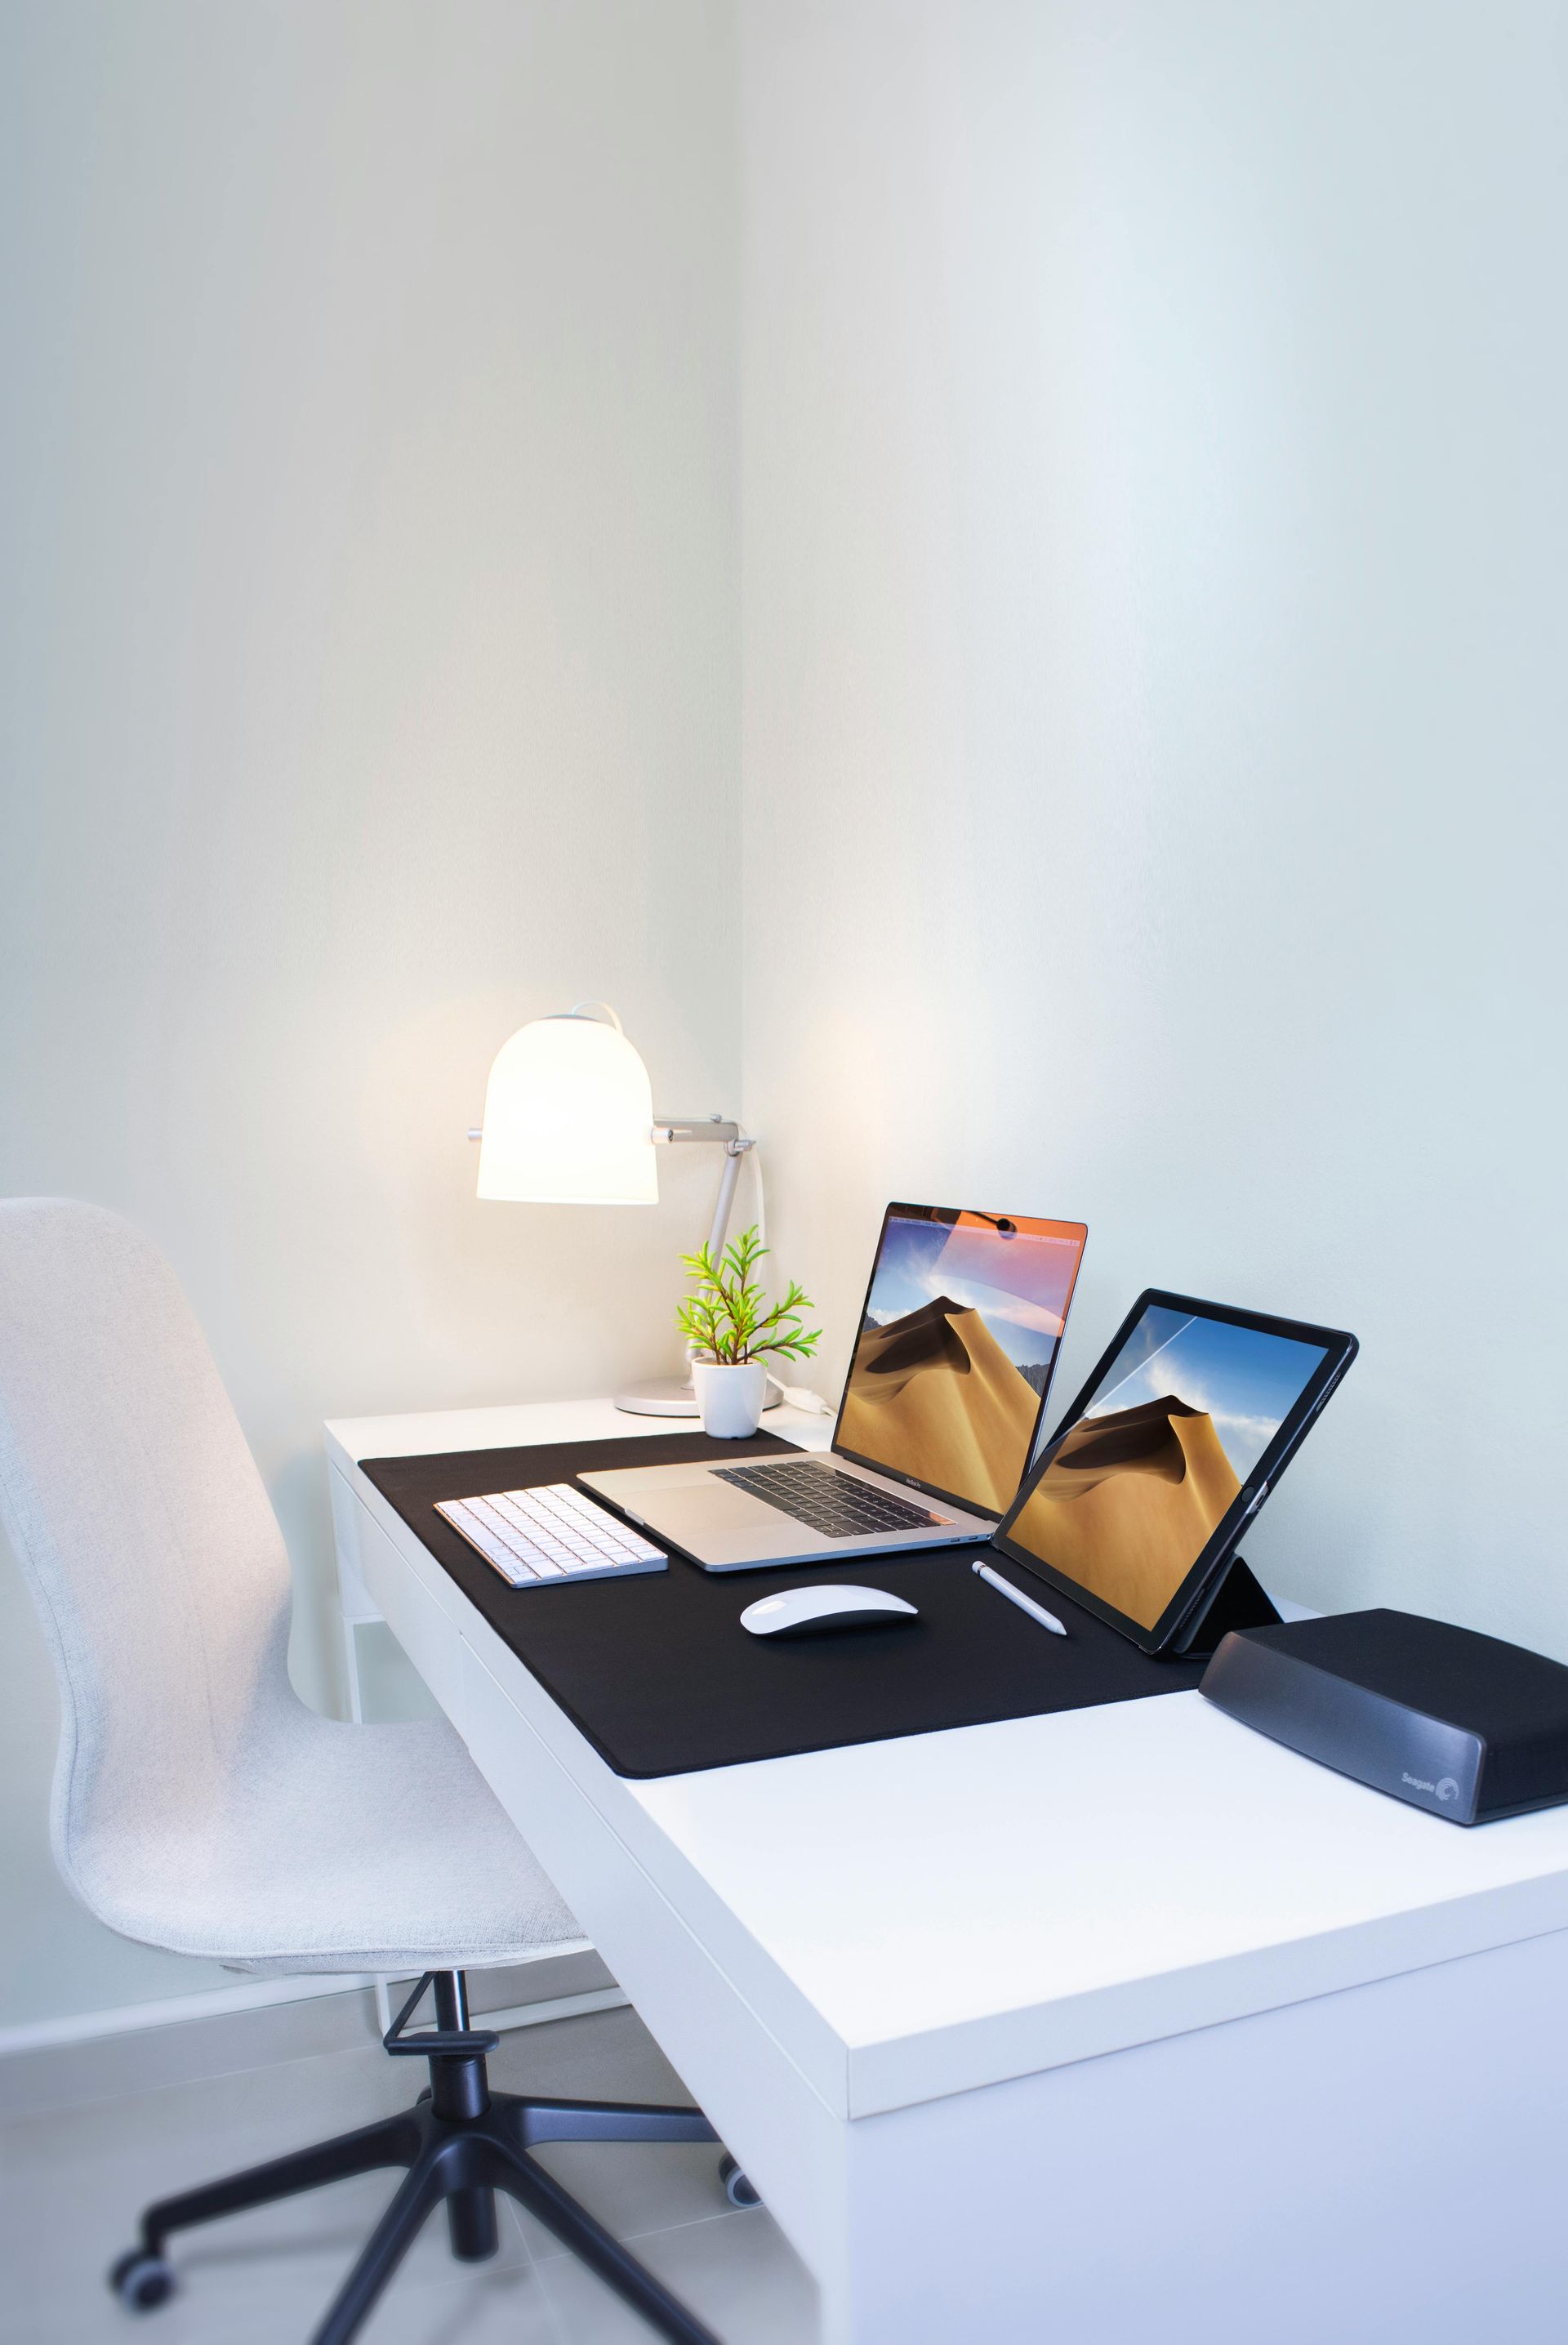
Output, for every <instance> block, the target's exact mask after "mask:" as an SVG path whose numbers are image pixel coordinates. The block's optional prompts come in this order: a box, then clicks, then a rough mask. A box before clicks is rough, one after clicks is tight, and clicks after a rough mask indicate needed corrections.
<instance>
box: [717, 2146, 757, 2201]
mask: <svg viewBox="0 0 1568 2345" xmlns="http://www.w3.org/2000/svg"><path fill="white" fill-rule="evenodd" d="M719 2180H720V2181H721V2182H722V2183H723V2186H724V2196H725V2198H727V2199H728V2200H729V2202H730V2204H731V2206H732V2207H760V2206H761V2205H762V2203H763V2201H762V2194H761V2192H760V2191H758V2190H755V2189H754V2188H753V2187H752V2185H751V2184H750V2183H749V2182H748V2181H747V2180H746V2178H745V2176H744V2174H743V2173H742V2172H741V2169H740V2167H738V2166H737V2165H736V2164H735V2161H734V2159H733V2157H727V2156H726V2157H723V2159H721V2161H720V2164H719Z"/></svg>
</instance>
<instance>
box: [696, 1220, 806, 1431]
mask: <svg viewBox="0 0 1568 2345" xmlns="http://www.w3.org/2000/svg"><path fill="white" fill-rule="evenodd" d="M767 1251H768V1249H767V1247H766V1246H765V1245H764V1244H763V1243H762V1241H761V1239H760V1238H759V1237H758V1235H757V1233H756V1231H755V1230H754V1229H749V1230H745V1231H743V1233H742V1234H741V1235H740V1236H739V1237H738V1238H733V1239H732V1240H731V1242H730V1244H728V1245H727V1246H725V1248H724V1249H723V1253H722V1254H719V1255H718V1256H717V1257H716V1258H715V1256H714V1255H713V1252H712V1250H711V1248H710V1247H708V1246H705V1245H704V1246H701V1247H699V1249H698V1251H697V1252H696V1253H695V1254H683V1255H682V1256H681V1260H682V1261H683V1263H684V1264H685V1266H686V1271H687V1274H688V1275H689V1276H690V1277H691V1279H692V1280H693V1292H692V1293H691V1294H689V1295H687V1297H686V1299H685V1301H684V1302H683V1304H681V1305H680V1308H679V1309H678V1310H677V1312H676V1314H675V1324H676V1325H677V1326H678V1327H679V1328H680V1330H681V1333H682V1335H684V1337H685V1338H686V1343H687V1347H688V1349H689V1350H690V1352H691V1355H692V1382H693V1385H694V1386H695V1387H696V1393H697V1407H698V1410H699V1412H700V1414H701V1416H702V1419H703V1432H704V1433H706V1434H709V1435H711V1436H713V1437H715V1438H716V1439H718V1440H721V1441H740V1440H744V1437H745V1436H746V1435H747V1434H748V1433H754V1432H755V1431H756V1429H757V1426H758V1425H759V1423H760V1422H761V1419H762V1413H763V1402H764V1398H765V1397H766V1394H767V1386H768V1371H767V1357H768V1355H769V1353H772V1354H774V1356H775V1357H778V1358H784V1359H792V1360H805V1359H809V1358H810V1357H811V1355H812V1354H813V1352H814V1351H815V1349H816V1347H817V1344H818V1341H819V1340H820V1338H821V1335H822V1330H821V1328H820V1327H814V1328H813V1329H812V1330H811V1332H810V1333H809V1334H808V1333H807V1332H806V1330H805V1328H804V1326H803V1325H802V1322H801V1316H800V1315H801V1313H802V1312H803V1311H809V1310H810V1309H811V1307H812V1306H811V1297H810V1296H809V1295H808V1294H805V1292H804V1289H802V1288H801V1287H799V1286H797V1285H795V1284H794V1280H793V1279H792V1280H791V1282H790V1287H789V1292H788V1294H786V1295H785V1296H784V1301H783V1302H782V1303H774V1304H770V1303H769V1302H768V1299H767V1297H766V1295H765V1294H764V1292H763V1289H762V1285H761V1284H760V1282H759V1281H758V1280H757V1279H756V1278H755V1277H754V1275H753V1274H754V1271H755V1270H756V1267H757V1264H759V1263H760V1262H761V1261H762V1259H763V1257H764V1254H766V1253H767Z"/></svg>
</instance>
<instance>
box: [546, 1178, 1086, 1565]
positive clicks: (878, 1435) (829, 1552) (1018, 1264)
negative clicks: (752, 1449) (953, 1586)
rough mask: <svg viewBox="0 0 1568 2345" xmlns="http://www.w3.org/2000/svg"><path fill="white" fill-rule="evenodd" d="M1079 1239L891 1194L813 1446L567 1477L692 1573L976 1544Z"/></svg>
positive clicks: (998, 1508)
mask: <svg viewBox="0 0 1568 2345" xmlns="http://www.w3.org/2000/svg"><path fill="white" fill-rule="evenodd" d="M1086 1238H1087V1230H1085V1228H1084V1227H1083V1225H1082V1223H1076V1222H1039V1221H1031V1220H1013V1219H1012V1218H1010V1217H1008V1216H1007V1215H998V1214H990V1213H968V1212H963V1211H958V1210H956V1209H951V1208H948V1207H946V1206H933V1205H897V1204H895V1205H889V1207H888V1208H887V1212H886V1213H885V1216H884V1218H883V1224H882V1235H881V1238H880V1240H879V1242H878V1245H877V1250H876V1257H875V1262H874V1264H873V1266H872V1274H871V1284H870V1287H869V1289H868V1291H867V1294H866V1302H865V1310H864V1312H863V1314H862V1317H861V1326H860V1332H859V1335H857V1337H856V1339H855V1353H854V1356H853V1358H852V1359H851V1362H850V1367H849V1374H848V1376H847V1377H846V1378H845V1388H844V1396H843V1398H842V1400H841V1402H840V1404H839V1412H838V1421H837V1423H836V1425H835V1427H834V1436H833V1447H832V1448H831V1450H830V1451H829V1452H828V1454H827V1455H826V1456H823V1455H821V1454H818V1453H814V1452H810V1451H804V1450H803V1451H800V1452H798V1453H794V1454H792V1455H788V1456H782V1457H781V1456H772V1457H738V1458H736V1459H735V1460H734V1462H733V1464H731V1463H729V1462H728V1461H725V1460H723V1459H720V1460H716V1461H714V1462H713V1463H712V1464H702V1465H685V1466H641V1467H607V1468H604V1469H602V1470H600V1471H598V1472H595V1473H588V1474H582V1475H579V1477H578V1479H579V1481H580V1482H582V1485H583V1486H584V1487H586V1488H587V1489H590V1490H592V1491H593V1492H594V1493H595V1495H596V1496H597V1497H602V1498H605V1499H607V1500H608V1501H609V1503H610V1504H611V1505H612V1507H615V1508H618V1510H619V1511H620V1512H621V1513H622V1514H623V1515H625V1516H627V1517H628V1518H630V1519H631V1520H632V1522H634V1523H636V1524H638V1525H639V1526H640V1527H641V1528H643V1529H644V1530H646V1531H647V1532H648V1533H649V1535H650V1536H651V1537H652V1538H656V1539H663V1540H664V1541H666V1542H667V1543H668V1544H669V1545H670V1546H671V1547H673V1548H679V1549H680V1550H681V1552H682V1553H683V1555H686V1556H689V1557H690V1558H691V1559H692V1561H693V1563H697V1564H700V1565H701V1566H702V1567H703V1569H704V1570H706V1571H756V1570H761V1569H763V1568H766V1567H767V1566H768V1565H770V1564H791V1563H825V1562H828V1561H830V1560H831V1559H832V1558H834V1557H835V1556H872V1555H877V1554H880V1553H884V1552H901V1551H905V1550H908V1549H911V1548H934V1547H957V1546H964V1545H970V1546H978V1545H981V1544H983V1543H984V1542H985V1541H986V1540H987V1539H989V1538H991V1536H992V1534H993V1533H994V1531H995V1530H996V1525H997V1523H998V1522H999V1521H1000V1520H1001V1518H1002V1516H1003V1515H1004V1514H1005V1513H1006V1512H1007V1508H1008V1506H1009V1504H1010V1503H1011V1501H1012V1498H1013V1496H1014V1493H1015V1492H1016V1490H1017V1486H1018V1484H1019V1482H1020V1481H1021V1480H1022V1479H1023V1477H1024V1474H1025V1471H1026V1469H1027V1466H1028V1463H1029V1459H1030V1457H1031V1456H1032V1455H1033V1452H1034V1446H1035V1438H1036V1436H1037V1433H1038V1430H1039V1425H1040V1419H1041V1417H1042V1416H1043V1415H1044V1412H1045V1405H1046V1395H1047V1391H1048V1389H1049V1386H1050V1377H1051V1374H1052V1371H1053V1369H1054V1367H1055V1365H1056V1355H1057V1346H1058V1345H1059V1341H1060V1335H1061V1329H1062V1325H1063V1322H1064V1321H1065V1320H1066V1317H1067V1305H1068V1304H1069V1303H1070V1301H1071V1298H1072V1289H1073V1283H1074V1281H1075V1279H1076V1278H1077V1266H1078V1262H1079V1260H1080V1258H1081V1256H1082V1254H1083V1248H1084V1242H1085V1239H1086ZM764 1491H771V1492H772V1494H773V1495H772V1496H771V1497H769V1496H764V1495H763V1494H764Z"/></svg>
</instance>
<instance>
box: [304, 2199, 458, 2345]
mask: <svg viewBox="0 0 1568 2345" xmlns="http://www.w3.org/2000/svg"><path fill="white" fill-rule="evenodd" d="M443 2196H444V2189H443V2185H442V2182H441V2178H440V2160H439V2158H438V2157H436V2156H435V2155H434V2154H433V2153H432V2154H427V2155H426V2156H424V2157H420V2161H419V2163H418V2165H417V2166H412V2167H410V2169H409V2171H408V2173H407V2174H405V2175H404V2177H403V2178H402V2180H401V2181H400V2183H399V2185H398V2187H397V2189H396V2190H395V2191H394V2192H393V2194H392V2199H391V2204H390V2205H389V2207H388V2208H387V2211H386V2213H385V2214H384V2215H383V2216H382V2218H381V2219H380V2221H379V2223H378V2224H377V2226H376V2228H375V2229H374V2230H373V2231H372V2232H371V2234H370V2236H369V2239H368V2240H367V2241H366V2243H365V2248H364V2251H363V2253H362V2254H361V2255H360V2258H359V2262H358V2263H357V2264H356V2265H355V2266H354V2269H353V2270H352V2271H351V2272H350V2273H349V2277H348V2279H346V2280H345V2281H344V2283H343V2285H342V2287H341V2288H340V2289H339V2291H338V2294H337V2296H336V2297H335V2299H333V2302H332V2305H331V2307H330V2309H329V2311H328V2314H327V2317H326V2319H325V2320H323V2321H322V2323H321V2325H320V2327H319V2329H318V2330H316V2332H315V2334H314V2335H313V2337H312V2338H311V2340H310V2345H349V2339H350V2338H351V2337H352V2336H353V2335H354V2334H355V2332H356V2331H357V2330H359V2328H360V2327H361V2326H362V2325H363V2323H364V2322H365V2321H366V2320H368V2319H369V2314H370V2310H371V2308H372V2307H373V2306H374V2304H375V2302H376V2299H378V2297H379V2295H380V2293H381V2290H382V2289H384V2288H385V2287H386V2285H387V2282H388V2281H389V2279H391V2277H392V2274H393V2273H394V2272H395V2271H396V2270H397V2269H398V2266H399V2265H400V2263H401V2262H402V2260H403V2258H404V2257H405V2256H406V2255H407V2254H408V2252H409V2249H410V2248H411V2247H412V2246H413V2244H414V2240H415V2238H417V2237H418V2235H419V2232H420V2228H421V2226H422V2225H423V2223H424V2221H425V2218H426V2217H427V2216H428V2215H429V2214H430V2210H431V2208H433V2207H434V2206H435V2204H436V2202H437V2200H438V2199H439V2198H441V2197H443Z"/></svg>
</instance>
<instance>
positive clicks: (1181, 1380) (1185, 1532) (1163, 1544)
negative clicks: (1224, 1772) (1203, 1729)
mask: <svg viewBox="0 0 1568 2345" xmlns="http://www.w3.org/2000/svg"><path fill="white" fill-rule="evenodd" d="M1324 1356H1325V1355H1324V1354H1323V1353H1322V1352H1321V1351H1320V1350H1319V1349H1318V1348H1317V1347H1316V1346H1315V1345H1310V1344H1299V1343H1296V1342H1294V1341H1292V1340H1291V1339H1290V1338H1288V1337H1284V1336H1279V1335H1265V1334H1260V1333H1259V1332H1257V1331H1255V1330H1253V1329H1250V1328H1244V1327H1237V1326H1234V1325H1228V1324H1227V1323H1225V1322H1223V1321H1216V1320H1208V1319H1198V1318H1183V1317H1181V1316H1180V1315H1178V1314H1176V1313H1174V1312H1170V1311H1166V1310H1150V1311H1148V1312H1146V1313H1145V1315H1144V1316H1143V1318H1142V1319H1141V1320H1140V1321H1139V1323H1138V1326H1137V1327H1136V1328H1134V1330H1133V1332H1132V1334H1131V1335H1130V1336H1129V1337H1128V1342H1127V1344H1126V1345H1124V1346H1123V1348H1122V1350H1121V1352H1120V1353H1119V1354H1118V1356H1117V1358H1116V1360H1115V1361H1114V1362H1113V1363H1112V1364H1111V1365H1110V1367H1109V1368H1108V1370H1107V1371H1106V1374H1105V1376H1103V1377H1102V1378H1101V1379H1100V1383H1099V1386H1098V1389H1097V1391H1096V1393H1095V1396H1094V1397H1093V1399H1092V1400H1091V1401H1090V1402H1089V1404H1088V1406H1087V1409H1086V1410H1085V1411H1084V1414H1083V1415H1082V1416H1080V1417H1079V1419H1078V1421H1077V1424H1076V1425H1074V1426H1072V1427H1071V1428H1070V1429H1069V1431H1068V1432H1067V1435H1066V1436H1064V1437H1063V1438H1062V1439H1061V1441H1060V1443H1059V1445H1058V1446H1057V1449H1056V1451H1055V1454H1054V1455H1053V1457H1051V1460H1050V1463H1049V1464H1048V1465H1047V1467H1046V1470H1045V1472H1044V1473H1043V1474H1042V1475H1041V1477H1040V1479H1039V1481H1038V1482H1037V1485H1036V1487H1035V1488H1034V1490H1033V1492H1032V1493H1031V1494H1030V1496H1029V1497H1028V1498H1027V1501H1026V1502H1025V1504H1024V1506H1023V1507H1022V1508H1020V1509H1019V1513H1018V1517H1017V1521H1016V1522H1014V1523H1012V1524H1011V1525H1009V1527H1008V1532H1007V1536H1008V1538H1011V1539H1012V1540H1014V1541H1015V1542H1016V1543H1017V1545H1018V1546H1019V1547H1021V1548H1026V1549H1027V1551H1028V1552H1029V1553H1030V1554H1031V1555H1036V1556H1038V1557H1039V1558H1040V1559H1041V1561H1042V1562H1045V1563H1049V1564H1051V1565H1052V1566H1053V1567H1054V1568H1056V1569H1057V1571H1059V1572H1061V1573H1063V1574H1064V1575H1065V1576H1066V1577H1067V1579H1071V1580H1075V1581H1077V1584H1078V1586H1079V1587H1081V1588H1085V1589H1088V1590H1089V1591H1090V1593H1091V1594H1093V1595H1096V1596H1098V1598H1099V1599H1100V1601H1101V1602H1102V1603H1105V1604H1109V1605H1111V1606H1112V1607H1113V1608H1114V1609H1116V1610H1117V1611H1118V1612H1123V1613H1125V1614H1126V1615H1127V1616H1128V1619H1132V1620H1136V1621H1138V1623H1139V1624H1140V1625H1141V1626H1142V1627H1143V1628H1146V1629H1152V1628H1153V1626H1154V1624H1155V1622H1156V1621H1157V1620H1158V1619H1159V1616H1160V1614H1161V1613H1162V1612H1163V1611H1164V1610H1165V1609H1166V1607H1167V1606H1168V1604H1169V1602H1170V1600H1171V1599H1172V1597H1173V1596H1174V1595H1175V1594H1176V1592H1177V1589H1179V1587H1180V1585H1181V1583H1182V1581H1183V1580H1184V1579H1186V1577H1187V1574H1188V1573H1189V1570H1190V1569H1191V1568H1192V1566H1193V1565H1194V1564H1195V1563H1196V1562H1197V1560H1198V1558H1199V1556H1200V1555H1201V1554H1202V1552H1203V1550H1204V1548H1206V1547H1207V1546H1208V1544H1209V1540H1210V1539H1211V1538H1213V1536H1214V1533H1215V1532H1216V1531H1217V1530H1218V1529H1219V1525H1220V1523H1221V1522H1222V1521H1223V1520H1224V1518H1225V1515H1226V1512H1227V1510H1228V1509H1229V1507H1230V1506H1231V1504H1232V1503H1233V1502H1234V1500H1235V1499H1236V1498H1237V1497H1238V1496H1239V1493H1240V1490H1241V1487H1242V1484H1243V1482H1244V1481H1245V1480H1246V1478H1247V1477H1248V1475H1249V1474H1250V1473H1251V1471H1252V1469H1253V1467H1255V1466H1256V1465H1257V1463H1258V1461H1259V1458H1260V1457H1262V1455H1263V1452H1264V1451H1265V1449H1267V1447H1268V1446H1269V1444H1270V1441H1271V1440H1272V1439H1273V1437H1274V1436H1275V1434H1276V1433H1277V1432H1278V1431H1279V1429H1280V1425H1281V1424H1282V1423H1283V1422H1284V1419H1285V1416H1286V1415H1287V1414H1288V1412H1289V1410H1290V1407H1291V1406H1292V1405H1293V1404H1294V1402H1295V1401H1296V1400H1297V1398H1298V1397H1299V1396H1300V1394H1301V1393H1302V1392H1303V1391H1304V1390H1305V1388H1306V1386H1307V1384H1308V1383H1309V1381H1310V1378H1311V1376H1312V1373H1313V1371H1314V1370H1315V1369H1316V1368H1317V1367H1318V1365H1320V1362H1321V1361H1322V1359H1323V1358H1324Z"/></svg>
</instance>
